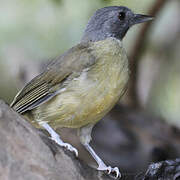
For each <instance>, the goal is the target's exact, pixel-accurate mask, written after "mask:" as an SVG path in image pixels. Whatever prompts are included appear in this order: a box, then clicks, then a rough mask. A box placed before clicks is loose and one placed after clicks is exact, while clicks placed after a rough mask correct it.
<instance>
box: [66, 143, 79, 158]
mask: <svg viewBox="0 0 180 180" xmlns="http://www.w3.org/2000/svg"><path fill="white" fill-rule="evenodd" d="M63 146H64V147H65V148H66V149H68V150H69V151H71V152H73V153H74V154H75V156H76V157H78V150H77V149H76V148H74V147H73V146H72V145H71V144H68V143H64V145H63Z"/></svg>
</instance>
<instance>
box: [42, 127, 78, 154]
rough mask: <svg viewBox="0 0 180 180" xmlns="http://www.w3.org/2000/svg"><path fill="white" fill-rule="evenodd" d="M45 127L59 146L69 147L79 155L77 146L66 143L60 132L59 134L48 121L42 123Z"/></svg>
mask: <svg viewBox="0 0 180 180" xmlns="http://www.w3.org/2000/svg"><path fill="white" fill-rule="evenodd" d="M40 125H41V126H42V127H43V128H44V129H46V131H48V133H49V134H50V135H51V139H52V140H53V141H55V142H56V143H57V144H58V145H59V146H62V147H65V148H66V149H68V150H69V151H71V152H74V153H75V155H76V157H77V156H78V151H77V149H76V148H74V147H73V146H72V145H71V144H68V143H64V142H63V141H62V140H61V138H60V136H59V134H57V133H56V132H55V131H54V130H53V129H52V128H51V126H49V125H48V124H47V123H41V124H40Z"/></svg>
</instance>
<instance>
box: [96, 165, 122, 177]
mask: <svg viewBox="0 0 180 180" xmlns="http://www.w3.org/2000/svg"><path fill="white" fill-rule="evenodd" d="M97 169H98V170H99V171H106V172H107V174H109V175H110V174H111V173H113V174H115V179H118V178H121V173H120V171H119V169H118V167H115V168H112V167H111V166H99V167H98V168H97Z"/></svg>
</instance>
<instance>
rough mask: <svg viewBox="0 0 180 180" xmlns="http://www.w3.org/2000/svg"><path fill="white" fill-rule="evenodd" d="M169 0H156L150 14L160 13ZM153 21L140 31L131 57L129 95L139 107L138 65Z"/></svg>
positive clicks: (131, 100)
mask: <svg viewBox="0 0 180 180" xmlns="http://www.w3.org/2000/svg"><path fill="white" fill-rule="evenodd" d="M167 1H168V0H158V1H155V4H154V5H153V6H152V7H151V9H150V10H149V13H148V14H149V15H152V16H154V17H156V16H157V14H158V13H160V11H161V10H162V8H163V7H164V5H165V3H166V2H167ZM152 22H153V21H151V22H149V23H146V24H144V26H143V27H142V29H141V31H140V32H139V34H138V36H137V39H136V41H135V42H136V43H135V45H134V48H133V50H132V52H131V53H130V57H129V59H130V68H131V78H130V82H129V91H128V96H129V99H130V104H131V105H132V106H137V107H139V106H140V102H139V97H138V94H137V80H138V76H137V74H138V66H139V62H140V59H141V56H142V55H143V53H144V49H145V45H146V43H147V39H148V36H149V33H150V29H151V26H152Z"/></svg>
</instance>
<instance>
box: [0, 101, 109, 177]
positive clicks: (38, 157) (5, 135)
mask: <svg viewBox="0 0 180 180" xmlns="http://www.w3.org/2000/svg"><path fill="white" fill-rule="evenodd" d="M101 176H102V177H101ZM85 179H86V180H92V179H93V180H100V179H103V180H106V179H110V177H107V176H106V175H102V174H101V173H100V172H97V171H96V170H94V169H91V168H89V167H87V165H85V164H83V163H82V162H80V161H79V160H78V159H76V158H75V157H74V156H73V154H71V153H70V152H67V151H66V150H64V149H62V148H60V147H58V146H57V145H56V144H55V143H54V142H52V141H51V140H49V139H48V137H47V136H46V135H44V134H43V133H42V132H40V131H38V130H36V129H35V128H34V127H32V126H31V125H30V124H29V123H28V122H26V121H25V120H24V119H23V118H22V117H20V116H19V115H18V114H17V113H16V112H14V111H13V110H11V109H10V108H9V107H8V106H7V105H6V104H5V103H4V102H2V101H0V180H85Z"/></svg>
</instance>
